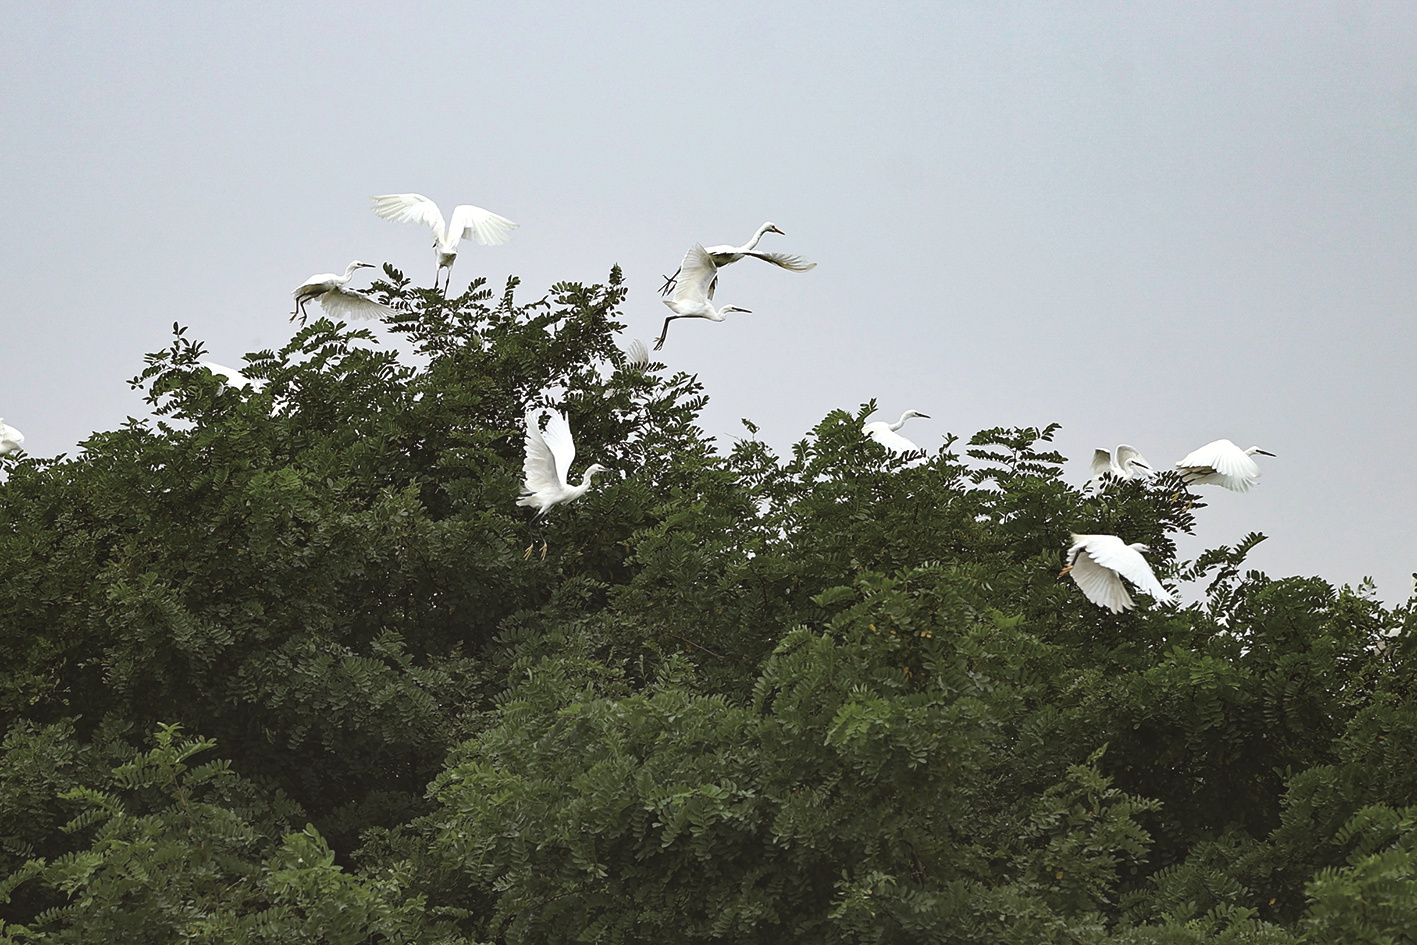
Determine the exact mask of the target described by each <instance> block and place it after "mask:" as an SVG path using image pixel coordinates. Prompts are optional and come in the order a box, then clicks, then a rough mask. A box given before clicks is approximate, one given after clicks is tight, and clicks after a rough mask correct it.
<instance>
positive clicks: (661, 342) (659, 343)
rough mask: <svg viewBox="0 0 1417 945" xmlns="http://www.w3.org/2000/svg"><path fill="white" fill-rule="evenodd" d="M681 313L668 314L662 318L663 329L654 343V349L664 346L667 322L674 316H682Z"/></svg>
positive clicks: (667, 328)
mask: <svg viewBox="0 0 1417 945" xmlns="http://www.w3.org/2000/svg"><path fill="white" fill-rule="evenodd" d="M684 317H685V316H683V315H670V316H669V317H668V318H666V319H665V320H664V330H663V331H661V332H660V333H659V340H658V341H656V342H655V343H654V350H656V351H658V350H659V349H660V348H663V347H664V339H665V337H666V336H667V335H668V334H669V323H670V322H672V321H674V319H676V318H684Z"/></svg>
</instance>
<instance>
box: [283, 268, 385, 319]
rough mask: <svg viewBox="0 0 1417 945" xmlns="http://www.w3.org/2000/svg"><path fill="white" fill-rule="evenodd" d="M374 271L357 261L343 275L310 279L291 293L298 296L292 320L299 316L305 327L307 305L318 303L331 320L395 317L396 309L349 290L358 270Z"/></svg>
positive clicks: (316, 276) (330, 273) (327, 274)
mask: <svg viewBox="0 0 1417 945" xmlns="http://www.w3.org/2000/svg"><path fill="white" fill-rule="evenodd" d="M373 268H374V264H373V263H367V262H360V261H359V260H357V259H356V260H355V261H354V262H352V263H350V264H349V265H348V266H346V267H345V270H344V275H342V276H341V275H337V274H336V273H333V272H322V273H320V274H319V275H314V276H311V277H310V278H308V279H306V280H305V281H304V282H302V283H300V285H298V286H296V287H295V291H294V292H292V293H291V295H294V296H295V311H293V312H291V313H290V320H291V321H295V319H296V318H297V317H299V319H300V324H302V325H303V324H305V318H306V314H307V313H306V311H305V306H306V305H308V304H309V303H311V302H314V301H319V303H320V307H321V308H323V309H324V310H325V314H326V315H328V316H330V317H331V318H382V317H383V316H385V315H392V314H393V313H394V310H393V309H391V308H389V307H388V306H387V305H385V304H384V303H382V302H376V301H374V300H373V299H371V298H369V296H367V295H364V294H362V293H359V292H356V291H354V290H353V289H346V288H345V285H346V284H347V283H348V282H349V280H350V279H352V278H354V270H356V269H373Z"/></svg>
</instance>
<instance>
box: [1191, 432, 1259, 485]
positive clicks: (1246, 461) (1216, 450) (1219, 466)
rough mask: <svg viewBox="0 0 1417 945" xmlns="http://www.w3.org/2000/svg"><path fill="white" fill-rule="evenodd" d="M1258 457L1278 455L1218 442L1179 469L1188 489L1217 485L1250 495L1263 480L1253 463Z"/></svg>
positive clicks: (1192, 455) (1221, 441) (1223, 441)
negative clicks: (1253, 457)
mask: <svg viewBox="0 0 1417 945" xmlns="http://www.w3.org/2000/svg"><path fill="white" fill-rule="evenodd" d="M1255 453H1259V454H1260V455H1261V456H1273V455H1274V454H1273V453H1271V452H1268V451H1267V450H1262V449H1260V448H1259V447H1258V446H1252V447H1250V448H1249V449H1247V450H1242V449H1240V447H1238V446H1236V445H1235V444H1234V443H1231V442H1230V441H1229V440H1216V441H1215V442H1213V443H1207V444H1206V445H1205V446H1202V447H1201V448H1200V449H1198V450H1195V451H1193V452H1191V453H1189V454H1187V456H1186V458H1185V459H1183V460H1181V461H1180V462H1179V463H1177V464H1176V468H1177V469H1179V470H1181V475H1182V477H1183V478H1184V479H1185V481H1186V485H1188V486H1204V485H1212V484H1214V485H1217V486H1224V487H1225V488H1227V489H1229V490H1231V491H1232V492H1249V491H1250V489H1252V488H1253V487H1254V486H1255V485H1256V482H1255V480H1257V479H1259V477H1260V467H1259V466H1258V465H1256V464H1255V461H1254V460H1253V459H1250V457H1251V456H1253V455H1254V454H1255Z"/></svg>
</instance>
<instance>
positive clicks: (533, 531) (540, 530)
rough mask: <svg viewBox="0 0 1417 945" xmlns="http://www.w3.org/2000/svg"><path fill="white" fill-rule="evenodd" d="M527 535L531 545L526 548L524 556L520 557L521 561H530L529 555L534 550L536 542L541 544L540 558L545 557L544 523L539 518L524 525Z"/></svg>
mask: <svg viewBox="0 0 1417 945" xmlns="http://www.w3.org/2000/svg"><path fill="white" fill-rule="evenodd" d="M526 530H527V534H528V535H530V536H531V544H529V545H527V546H526V554H524V555H522V560H523V561H530V560H531V553H532V552H533V551H535V550H536V545H537V543H538V542H540V544H541V557H542V558H543V559H544V558H545V557H546V523H545V522H544V521H542V520H541V519H540V518H539V517H537V518H533V519H532V520H531V521H529V522H527V523H526Z"/></svg>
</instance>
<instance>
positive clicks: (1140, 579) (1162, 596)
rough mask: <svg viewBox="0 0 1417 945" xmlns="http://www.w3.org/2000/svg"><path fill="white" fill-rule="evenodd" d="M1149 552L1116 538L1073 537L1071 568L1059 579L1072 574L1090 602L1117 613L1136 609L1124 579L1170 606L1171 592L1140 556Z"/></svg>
mask: <svg viewBox="0 0 1417 945" xmlns="http://www.w3.org/2000/svg"><path fill="white" fill-rule="evenodd" d="M1150 550H1151V549H1150V548H1148V547H1147V546H1146V545H1143V544H1142V543H1141V542H1134V543H1132V544H1130V545H1128V544H1126V543H1125V542H1123V541H1122V539H1120V538H1118V537H1117V536H1116V535H1074V536H1073V545H1072V547H1071V548H1069V549H1068V566H1067V567H1066V568H1064V569H1063V570H1062V573H1060V574H1059V575H1058V576H1059V577H1062V576H1063V575H1064V574H1071V575H1072V576H1073V580H1074V581H1076V582H1077V586H1078V588H1079V589H1081V590H1082V593H1083V595H1084V596H1085V597H1086V598H1087V599H1088V600H1090V601H1092V602H1093V603H1094V604H1096V605H1097V606H1098V607H1106V608H1107V609H1108V610H1110V611H1112V613H1114V614H1119V613H1121V612H1122V611H1124V610H1131V609H1132V608H1133V607H1135V606H1136V604H1135V603H1134V602H1133V601H1132V596H1131V595H1130V594H1128V593H1127V588H1126V585H1124V584H1123V583H1122V578H1126V579H1127V580H1128V581H1131V582H1132V584H1134V585H1135V586H1136V589H1137V590H1139V591H1143V592H1145V593H1147V594H1150V595H1151V596H1152V597H1154V598H1156V599H1157V600H1158V601H1161V602H1162V603H1167V604H1169V603H1171V601H1172V597H1171V592H1170V591H1168V590H1166V588H1164V587H1162V586H1161V582H1160V581H1158V580H1157V579H1156V575H1155V574H1153V573H1152V571H1151V565H1149V564H1147V563H1146V559H1145V558H1143V557H1142V555H1141V553H1142V552H1143V551H1150Z"/></svg>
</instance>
